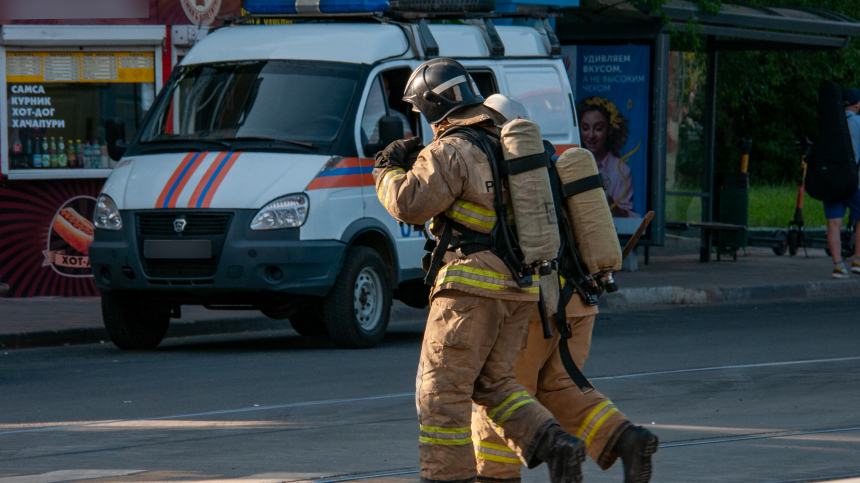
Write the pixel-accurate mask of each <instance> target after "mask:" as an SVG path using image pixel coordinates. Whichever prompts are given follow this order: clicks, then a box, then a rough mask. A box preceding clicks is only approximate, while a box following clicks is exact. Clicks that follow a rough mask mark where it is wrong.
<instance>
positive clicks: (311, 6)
mask: <svg viewBox="0 0 860 483" xmlns="http://www.w3.org/2000/svg"><path fill="white" fill-rule="evenodd" d="M296 13H322V11H320V0H296Z"/></svg>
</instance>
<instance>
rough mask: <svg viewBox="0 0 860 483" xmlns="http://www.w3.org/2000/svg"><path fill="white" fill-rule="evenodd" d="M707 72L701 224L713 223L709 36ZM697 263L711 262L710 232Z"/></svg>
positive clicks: (713, 55)
mask: <svg viewBox="0 0 860 483" xmlns="http://www.w3.org/2000/svg"><path fill="white" fill-rule="evenodd" d="M707 55H708V72H707V80H706V81H705V119H704V126H703V129H704V139H703V141H704V156H705V157H704V160H703V166H702V191H703V192H705V193H707V194H706V196H704V197H702V222H704V223H708V222H711V221H713V213H714V206H713V204H714V145H715V144H716V125H717V124H716V117H717V38H716V37H714V36H713V35H709V36H708V38H707ZM699 250H700V252H699V261H700V262H702V263H708V262H710V261H711V232H710V231H709V230H707V229H703V231H702V246H701V248H700V249H699Z"/></svg>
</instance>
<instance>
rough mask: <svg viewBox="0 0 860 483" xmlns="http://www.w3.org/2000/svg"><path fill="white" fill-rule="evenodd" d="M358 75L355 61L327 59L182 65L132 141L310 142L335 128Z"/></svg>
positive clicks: (314, 144) (329, 139)
mask: <svg viewBox="0 0 860 483" xmlns="http://www.w3.org/2000/svg"><path fill="white" fill-rule="evenodd" d="M359 74H360V67H359V66H357V65H356V66H353V65H349V64H341V63H334V62H296V61H280V60H270V61H243V62H224V63H217V64H203V65H191V66H187V67H185V68H183V69H182V70H181V71H180V72H179V74H178V75H176V76H174V77H173V78H172V80H171V82H170V83H168V85H166V86H165V88H164V90H163V92H162V93H161V95H160V97H159V100H158V102H157V104H156V106H155V107H154V108H153V114H152V116H151V117H149V118H148V120H147V124H146V125H144V126H143V127H142V129H141V136H140V139H139V143H141V144H147V143H166V144H174V143H176V142H177V141H192V142H193V141H203V142H217V143H220V144H223V145H224V147H225V148H227V149H237V150H238V149H244V148H245V147H247V146H248V144H247V143H249V142H255V143H258V144H259V143H260V142H261V141H275V142H277V141H281V143H276V145H278V146H281V147H283V148H284V149H287V148H289V147H290V146H292V147H293V148H295V149H300V148H301V146H302V145H304V146H305V150H307V149H310V148H313V149H317V148H318V145H320V144H328V143H333V142H334V140H335V138H336V136H337V135H338V133H339V132H340V130H341V125H342V124H343V121H344V119H345V118H346V117H347V115H348V111H349V107H350V105H351V103H352V98H353V95H354V93H355V90H356V85H357V81H358V76H359ZM173 116H178V120H177V122H176V125H177V126H178V129H177V130H176V132H174V130H173V129H172V128H173V125H172V124H173V120H172V118H173ZM243 142H244V143H245V145H243V144H242V143H243Z"/></svg>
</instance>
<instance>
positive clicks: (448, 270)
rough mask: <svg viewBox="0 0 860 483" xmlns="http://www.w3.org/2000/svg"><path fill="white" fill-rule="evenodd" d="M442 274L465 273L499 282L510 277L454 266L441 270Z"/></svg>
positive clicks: (478, 269) (488, 271)
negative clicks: (495, 279)
mask: <svg viewBox="0 0 860 483" xmlns="http://www.w3.org/2000/svg"><path fill="white" fill-rule="evenodd" d="M443 272H466V273H474V274H475V275H481V276H483V277H490V278H497V279H499V280H505V281H508V280H511V277H510V276H509V275H505V274H504V273H499V272H493V271H490V270H482V269H480V268H474V267H467V266H464V265H454V266H453V267H447V268H445V269H444V270H443ZM511 281H512V280H511Z"/></svg>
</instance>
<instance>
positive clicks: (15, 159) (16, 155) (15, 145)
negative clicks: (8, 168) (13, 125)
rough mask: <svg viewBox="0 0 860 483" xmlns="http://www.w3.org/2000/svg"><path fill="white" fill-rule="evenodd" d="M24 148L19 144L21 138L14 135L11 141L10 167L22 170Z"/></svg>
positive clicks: (16, 134)
mask: <svg viewBox="0 0 860 483" xmlns="http://www.w3.org/2000/svg"><path fill="white" fill-rule="evenodd" d="M23 158H24V146H23V145H22V144H21V138H20V137H19V136H18V133H17V132H16V133H15V140H14V141H12V166H13V167H15V168H23V167H24V163H23V162H22V160H23Z"/></svg>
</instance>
